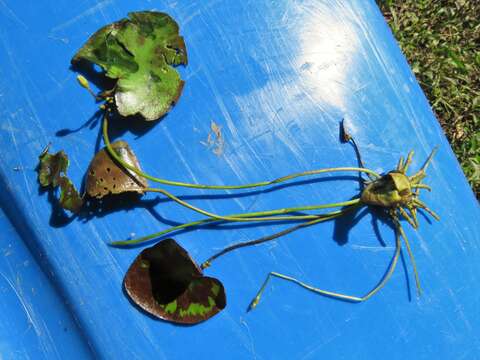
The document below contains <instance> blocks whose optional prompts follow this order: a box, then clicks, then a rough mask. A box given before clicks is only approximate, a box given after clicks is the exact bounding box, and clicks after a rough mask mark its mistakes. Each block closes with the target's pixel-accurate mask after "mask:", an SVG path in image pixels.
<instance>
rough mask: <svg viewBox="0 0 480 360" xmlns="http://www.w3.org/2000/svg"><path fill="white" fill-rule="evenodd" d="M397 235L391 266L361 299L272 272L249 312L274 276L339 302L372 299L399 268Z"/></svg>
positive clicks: (254, 299) (398, 234)
mask: <svg viewBox="0 0 480 360" xmlns="http://www.w3.org/2000/svg"><path fill="white" fill-rule="evenodd" d="M395 234H396V241H395V254H394V255H393V259H392V261H391V262H390V266H389V267H388V270H387V273H386V274H385V275H384V277H383V278H382V280H381V281H380V282H379V283H378V284H377V286H375V287H374V288H373V289H372V290H370V291H369V292H368V293H367V294H366V295H364V296H361V297H360V296H353V295H345V294H341V293H337V292H333V291H328V290H322V289H319V288H316V287H314V286H311V285H309V284H307V283H304V282H303V281H300V280H298V279H296V278H294V277H291V276H288V275H284V274H280V273H278V272H274V271H272V272H270V273H269V274H268V275H267V278H266V279H265V281H264V282H263V285H262V286H261V287H260V290H259V291H258V292H257V295H256V296H255V297H254V298H253V300H252V301H251V303H250V305H249V307H248V310H249V311H250V310H252V309H254V308H255V307H256V306H257V305H258V303H259V301H260V298H261V296H262V294H263V292H264V291H265V288H266V287H267V284H268V282H269V280H270V278H271V277H272V276H275V277H278V278H280V279H283V280H287V281H291V282H293V283H295V284H297V285H300V286H301V287H303V288H305V289H307V290H310V291H313V292H314V293H316V294H320V295H324V296H328V297H332V298H335V299H339V300H346V301H353V302H362V301H365V300H368V299H370V298H371V297H372V296H373V295H375V294H376V293H377V292H378V291H380V290H381V289H382V288H383V287H384V286H385V285H386V283H387V282H388V280H389V279H390V277H391V276H392V274H393V272H394V270H395V267H396V266H397V262H398V258H399V256H400V250H401V243H400V233H399V231H396V232H395Z"/></svg>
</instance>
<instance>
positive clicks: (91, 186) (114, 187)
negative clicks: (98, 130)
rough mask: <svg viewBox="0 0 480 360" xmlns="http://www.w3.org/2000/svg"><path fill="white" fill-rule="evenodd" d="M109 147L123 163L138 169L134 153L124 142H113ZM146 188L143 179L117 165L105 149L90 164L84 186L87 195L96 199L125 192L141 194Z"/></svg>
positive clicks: (146, 184) (138, 165) (145, 182)
mask: <svg viewBox="0 0 480 360" xmlns="http://www.w3.org/2000/svg"><path fill="white" fill-rule="evenodd" d="M111 145H112V148H113V149H114V150H115V151H116V153H117V154H118V155H119V156H120V158H121V159H122V160H123V161H125V162H126V163H127V164H130V165H132V166H134V167H136V168H137V169H140V164H139V162H138V159H137V157H136V156H135V153H134V152H133V150H132V149H131V148H130V146H129V145H128V144H127V143H126V142H125V141H122V140H119V141H115V142H114V143H112V144H111ZM147 186H148V183H147V180H145V178H143V177H140V176H138V175H136V174H134V173H133V172H131V171H130V170H126V169H125V168H123V167H122V166H121V165H118V164H117V162H116V161H115V160H114V159H113V158H112V157H111V156H110V154H109V153H108V150H107V149H106V148H103V149H102V150H100V151H99V152H98V153H97V154H96V155H95V157H94V158H93V160H92V162H91V163H90V166H89V167H88V171H87V177H86V184H85V188H86V191H87V194H88V195H89V196H91V197H95V198H97V199H101V198H102V197H104V196H105V195H108V194H121V193H126V192H137V193H140V194H143V193H144V191H145V188H146V187H147Z"/></svg>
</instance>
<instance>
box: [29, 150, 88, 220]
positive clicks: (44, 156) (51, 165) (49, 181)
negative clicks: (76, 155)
mask: <svg viewBox="0 0 480 360" xmlns="http://www.w3.org/2000/svg"><path fill="white" fill-rule="evenodd" d="M38 158H39V160H40V164H39V166H38V169H37V171H38V181H39V183H40V185H42V186H43V187H48V186H51V187H52V189H55V188H57V187H60V199H59V203H60V205H61V206H62V207H63V208H64V209H66V210H69V211H72V212H74V213H76V212H78V211H80V209H81V207H82V205H83V199H82V197H81V196H80V194H79V193H78V191H77V189H76V188H75V186H74V185H73V184H72V182H71V181H70V179H69V178H68V177H67V169H68V166H69V164H70V162H69V160H68V156H67V154H65V152H64V151H63V150H60V151H59V152H57V153H55V154H50V153H49V152H48V147H47V148H46V149H45V150H44V151H42V153H41V154H40V156H39V157H38Z"/></svg>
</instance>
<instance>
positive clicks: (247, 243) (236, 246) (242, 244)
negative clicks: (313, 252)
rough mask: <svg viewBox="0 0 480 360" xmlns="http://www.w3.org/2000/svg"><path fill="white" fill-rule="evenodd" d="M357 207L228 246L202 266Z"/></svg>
mask: <svg viewBox="0 0 480 360" xmlns="http://www.w3.org/2000/svg"><path fill="white" fill-rule="evenodd" d="M357 206H358V204H357V205H352V206H349V207H346V208H344V209H342V210H339V211H336V212H331V213H328V214H323V215H324V216H322V217H321V218H318V217H317V218H316V219H314V220H311V221H307V222H304V223H302V224H299V225H295V226H293V227H290V228H288V229H285V230H282V231H280V232H277V233H275V234H272V235H268V236H264V237H261V238H260V239H256V240H250V241H243V242H239V243H236V244H233V245H230V246H227V247H226V248H224V249H223V250H221V251H219V252H218V253H216V254H214V255H212V256H210V257H209V258H208V259H207V260H206V261H205V262H204V263H203V264H202V265H201V268H202V269H206V268H207V267H209V266H210V265H211V263H212V261H213V260H215V259H217V258H219V257H220V256H223V255H225V254H227V253H229V252H230V251H233V250H236V249H240V248H242V247H247V246H253V245H258V244H263V243H264V242H267V241H272V240H275V239H278V238H279V237H281V236H284V235H287V234H290V233H292V232H294V231H296V230H299V229H302V228H304V227H308V226H312V225H315V224H318V223H320V222H324V221H328V220H332V219H335V218H337V217H340V216H342V215H345V214H346V213H347V212H349V211H351V210H353V209H354V208H356V207H357Z"/></svg>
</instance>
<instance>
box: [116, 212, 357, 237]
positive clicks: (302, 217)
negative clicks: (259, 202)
mask: <svg viewBox="0 0 480 360" xmlns="http://www.w3.org/2000/svg"><path fill="white" fill-rule="evenodd" d="M360 205H361V204H360V203H356V204H353V205H349V206H348V207H347V208H345V209H342V210H336V211H332V212H328V213H325V214H318V215H299V216H290V217H289V220H296V221H298V220H312V219H314V220H315V219H323V218H326V217H330V216H334V215H338V214H343V213H344V212H345V211H346V210H347V209H350V208H353V207H357V206H360ZM291 209H299V208H291ZM285 210H286V209H279V210H271V211H269V212H265V211H258V212H250V213H240V214H231V215H228V217H234V218H240V219H241V218H245V217H255V216H261V215H265V214H266V213H268V215H272V214H275V213H277V214H281V213H285V212H284V211H285ZM292 211H301V210H292ZM275 220H280V217H276V218H275ZM219 221H223V220H218V219H214V218H209V219H202V220H196V221H191V222H188V223H185V224H180V225H177V226H172V227H170V228H168V229H165V230H162V231H159V232H156V233H153V234H150V235H147V236H142V237H140V238H137V239H132V240H122V241H113V242H111V243H110V245H112V246H130V245H137V244H140V243H143V242H146V241H150V240H153V239H156V238H159V237H160V236H163V235H166V234H168V233H171V232H173V231H177V230H182V229H186V228H189V227H194V226H201V225H207V224H211V223H215V222H219Z"/></svg>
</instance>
